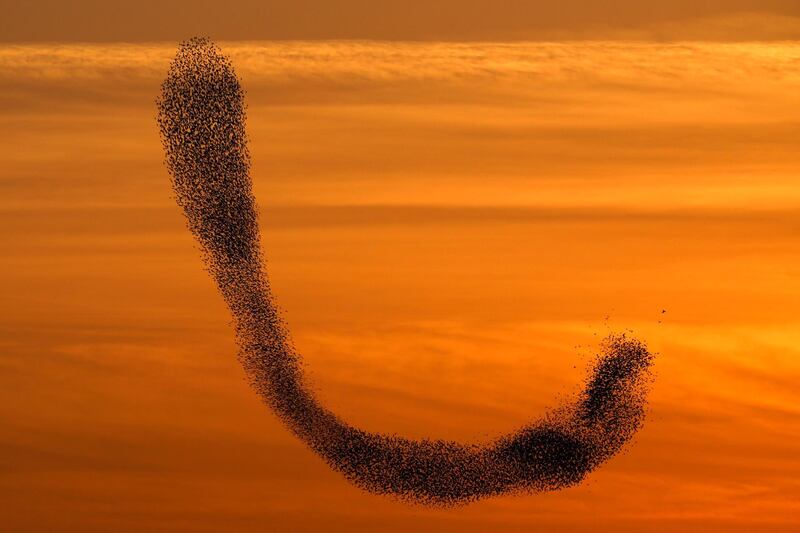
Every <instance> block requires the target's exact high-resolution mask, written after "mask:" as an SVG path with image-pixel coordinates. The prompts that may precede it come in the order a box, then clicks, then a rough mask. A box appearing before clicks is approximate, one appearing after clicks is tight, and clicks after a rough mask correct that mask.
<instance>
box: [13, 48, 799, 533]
mask: <svg viewBox="0 0 800 533" xmlns="http://www.w3.org/2000/svg"><path fill="white" fill-rule="evenodd" d="M223 48H224V49H226V51H228V52H229V53H230V54H231V56H232V58H233V60H234V63H235V64H236V66H237V68H238V70H239V72H240V74H241V76H242V79H243V83H244V85H245V87H246V89H247V90H248V102H249V131H250V134H251V140H252V145H251V151H252V156H253V174H254V180H255V188H256V195H257V197H258V199H259V202H260V205H261V207H262V209H263V212H262V227H263V228H264V229H265V235H264V241H265V242H264V245H265V247H266V250H267V255H268V259H269V272H270V274H271V276H272V281H273V284H274V287H275V291H276V293H277V297H278V299H279V302H280V303H281V304H282V306H283V307H284V308H285V311H286V318H287V320H288V322H289V325H290V327H291V330H292V333H293V336H294V340H295V343H296V344H297V346H298V348H299V351H300V352H301V353H302V354H304V356H305V360H306V362H307V372H308V374H309V376H310V380H311V382H312V383H313V384H314V386H315V388H316V390H318V392H319V396H320V398H321V399H322V400H323V401H324V402H325V403H326V404H327V405H329V406H331V407H333V408H334V410H336V411H337V412H339V413H341V414H342V416H344V417H346V418H347V419H348V420H349V421H351V422H353V423H355V424H358V425H361V426H363V427H364V428H366V429H369V430H373V431H384V432H396V433H402V434H404V435H407V436H411V437H431V438H438V437H442V438H454V439H461V440H484V439H489V438H491V437H492V436H495V435H497V434H500V433H502V432H505V431H508V430H510V429H513V428H515V427H517V426H518V425H520V424H522V423H525V422H527V421H528V420H530V419H532V418H535V417H536V416H538V415H540V414H541V413H543V412H544V411H545V410H546V409H547V408H548V407H551V406H553V405H554V404H556V403H557V402H558V401H559V399H560V398H563V397H565V396H566V395H569V394H571V393H573V392H575V391H576V390H577V387H578V386H579V384H580V380H581V379H582V377H583V376H584V371H585V369H586V366H587V364H588V362H589V361H590V356H591V353H592V350H593V349H594V348H595V347H596V344H597V340H598V339H599V338H600V336H602V335H604V334H605V333H606V332H607V331H608V329H614V330H626V329H631V330H633V331H634V333H635V335H636V336H637V337H640V338H643V339H645V340H647V341H648V343H649V344H650V346H651V348H653V349H654V350H655V351H657V352H659V353H660V356H659V360H658V363H657V373H658V376H657V380H656V382H655V383H654V388H653V392H652V402H651V407H652V412H651V415H650V417H649V419H648V423H647V426H646V427H645V428H644V429H643V430H642V431H641V433H640V435H639V437H638V439H637V441H636V442H635V444H634V445H633V446H632V447H631V448H630V450H629V451H628V453H626V454H625V455H623V456H621V457H619V458H616V459H614V460H613V461H611V462H610V463H609V464H607V465H606V466H605V468H603V469H601V470H600V471H598V472H597V473H595V474H593V475H591V477H590V478H589V479H588V480H587V482H586V483H585V484H583V485H582V486H580V487H577V488H574V489H571V490H566V491H563V492H559V493H554V494H547V495H534V496H522V497H508V498H502V499H496V500H491V501H486V502H482V503H479V504H477V505H473V506H470V507H466V508H459V509H455V510H444V511H443V510H430V509H425V508H419V507H409V506H406V505H404V504H400V503H397V502H394V501H391V500H387V499H384V498H380V497H375V496H371V495H367V494H364V493H362V492H360V491H359V490H358V489H356V488H354V487H352V486H350V485H348V484H347V483H346V482H344V481H343V480H342V479H341V478H340V477H339V476H338V475H337V474H335V473H333V472H331V471H330V470H329V469H328V468H327V467H326V466H325V465H324V464H323V463H322V462H321V461H320V460H319V459H318V458H317V457H316V456H314V455H313V454H312V453H310V452H309V451H308V450H306V449H304V448H303V446H302V445H301V444H300V443H299V442H298V441H296V440H295V439H294V438H292V437H291V436H290V435H289V434H288V433H287V431H286V430H285V429H284V428H283V427H282V426H281V425H280V424H279V423H278V421H277V420H276V418H275V417H274V416H273V415H272V414H271V413H270V412H269V411H268V410H267V409H266V408H265V407H264V406H262V405H261V404H260V403H259V400H258V398H257V397H256V395H255V394H254V393H253V392H252V391H250V390H249V389H248V387H247V384H246V383H245V382H244V380H243V374H242V371H241V370H240V368H239V367H238V363H237V361H236V358H235V352H236V348H235V344H234V339H233V336H232V332H231V330H230V328H229V326H228V324H229V317H228V315H227V313H226V310H225V309H224V307H223V304H222V301H221V299H220V298H219V297H218V295H217V294H216V292H215V290H214V287H213V286H212V282H211V281H210V280H209V279H208V277H207V275H206V274H205V272H204V271H203V269H202V267H201V262H200V258H199V256H198V253H197V251H196V250H195V248H194V247H193V242H192V239H191V236H190V235H189V233H188V231H186V230H185V228H184V225H183V220H182V218H181V215H180V213H179V211H178V209H177V208H176V207H175V206H174V205H173V202H172V200H171V198H170V196H171V193H170V189H169V183H168V177H167V174H166V171H165V170H164V168H163V166H162V164H161V161H162V153H161V147H160V145H159V140H158V135H157V130H156V127H155V121H154V113H155V111H154V99H155V97H156V95H157V94H158V84H159V82H160V80H161V78H162V77H163V75H164V73H165V71H166V66H167V62H168V61H169V58H170V57H171V55H172V53H173V51H174V46H173V45H158V46H156V45H91V46H88V45H87V46H82V45H69V46H57V45H29V46H6V47H4V48H0V95H2V96H0V125H2V128H0V159H1V160H2V161H3V165H2V168H0V187H2V196H0V242H2V247H3V254H2V271H3V280H2V283H3V286H2V288H1V290H2V295H3V305H2V308H0V313H2V326H1V327H2V333H1V334H0V345H2V355H0V365H1V366H0V369H1V370H0V372H1V373H0V420H2V421H3V423H2V424H0V446H1V448H0V521H1V522H2V523H3V524H4V526H3V527H4V528H8V531H41V530H59V531H66V530H74V531H95V530H96V531H174V530H182V531H221V530H229V531H248V530H253V531H284V530H285V531H302V530H314V529H318V530H326V531H377V530H380V531H486V530H492V531H503V532H504V531H534V530H535V531H547V530H552V531H582V530H613V531H680V532H685V531H796V530H797V529H798V527H800V503H798V502H800V481H798V480H800V392H798V390H800V389H799V388H798V387H797V382H798V380H800V333H799V332H800V329H798V326H800V268H799V267H798V266H797V265H798V264H800V262H799V261H798V260H800V247H798V242H797V240H798V228H800V181H798V171H800V157H798V144H797V143H798V139H800V126H798V124H800V105H799V104H800V70H799V68H800V44H792V43H779V44H691V43H689V44H673V45H655V44H652V45H651V44H641V43H638V44H637V43H625V42H616V43H600V42H587V43H580V44H559V43H551V44H524V43H522V44H513V45H510V44H508V45H505V44H495V45H484V44H463V45H459V44H389V43H387V44H374V43H350V44H345V43H288V44H275V43H235V44H231V43H229V44H224V43H223ZM662 310H666V313H662Z"/></svg>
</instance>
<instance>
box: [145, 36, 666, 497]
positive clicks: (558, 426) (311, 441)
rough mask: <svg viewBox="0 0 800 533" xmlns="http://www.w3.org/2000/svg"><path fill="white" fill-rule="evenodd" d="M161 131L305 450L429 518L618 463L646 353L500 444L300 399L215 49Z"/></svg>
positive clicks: (269, 390)
mask: <svg viewBox="0 0 800 533" xmlns="http://www.w3.org/2000/svg"><path fill="white" fill-rule="evenodd" d="M158 124H159V128H160V132H161V137H162V142H163V145H164V149H165V153H166V164H167V167H168V169H169V171H170V173H171V175H172V185H173V188H174V192H175V196H176V200H177V203H178V205H179V206H180V207H181V208H182V209H183V212H184V214H185V215H186V219H187V221H188V227H189V230H190V231H191V232H192V234H193V235H194V237H195V238H196V239H197V241H198V242H199V244H200V247H201V249H202V253H203V256H204V260H205V263H206V265H207V267H208V270H209V272H210V274H211V275H212V276H213V278H214V280H215V282H216V284H217V286H218V287H219V290H220V292H221V294H222V296H223V298H224V299H225V302H226V303H227V305H228V307H229V309H230V312H231V314H232V315H233V317H234V324H235V329H236V335H237V338H238V342H239V346H240V360H241V362H242V364H243V366H244V368H245V371H246V373H247V376H248V378H249V380H250V382H251V384H252V386H253V387H254V389H255V390H256V391H257V392H258V393H259V394H260V395H261V396H262V397H263V399H264V400H265V401H266V403H267V404H268V405H269V406H270V407H271V408H272V409H273V411H274V412H275V413H276V414H277V415H278V416H279V417H280V418H281V419H282V420H283V421H284V422H285V424H286V426H288V428H289V429H290V430H291V431H292V432H293V433H294V434H295V435H296V436H297V437H298V438H299V439H301V440H302V441H303V442H305V443H306V444H307V445H308V446H309V447H310V448H311V449H312V450H314V451H315V452H316V453H317V454H319V456H321V457H322V458H323V459H324V460H325V461H326V462H327V463H328V464H329V465H330V466H331V467H332V468H334V469H335V470H337V471H339V472H341V473H342V474H343V475H344V476H345V477H346V478H347V479H349V480H351V481H352V482H353V483H355V484H356V485H358V486H360V487H362V488H364V489H366V490H369V491H372V492H375V493H380V494H390V495H395V496H397V497H400V498H403V499H406V500H410V501H415V502H420V503H425V504H432V505H453V504H458V503H464V502H469V501H473V500H476V499H480V498H483V497H488V496H494V495H499V494H503V493H509V492H520V491H525V492H537V491H546V490H556V489H561V488H564V487H568V486H571V485H575V484H577V483H579V482H580V481H581V480H583V479H584V478H585V476H586V475H587V474H588V473H589V472H591V471H592V470H593V469H595V468H596V467H597V466H598V465H600V464H601V463H603V462H604V461H605V460H607V459H608V458H609V457H611V456H612V455H614V454H615V453H617V452H618V451H619V450H621V449H622V448H623V447H624V446H625V444H626V443H628V442H629V441H630V439H631V437H632V436H633V434H634V433H635V432H636V430H637V429H638V428H639V427H640V425H641V424H642V421H643V418H644V413H645V399H646V392H647V391H646V389H647V382H648V375H649V369H650V367H651V364H652V359H653V357H652V355H651V353H650V352H649V351H648V349H647V348H646V346H645V345H644V344H643V343H641V342H639V341H637V340H635V339H633V338H631V337H628V336H625V335H612V336H609V337H608V338H607V339H606V340H605V341H604V343H603V344H602V349H601V351H600V353H599V354H598V357H597V360H596V363H595V366H594V368H593V370H592V372H591V373H590V375H589V377H588V378H587V383H586V386H585V388H584V390H583V392H582V393H580V395H579V396H578V397H577V398H576V399H575V400H574V401H573V402H572V403H570V404H568V405H563V406H562V407H559V408H557V409H555V410H554V411H552V412H550V413H549V414H548V415H546V416H544V417H543V418H542V419H541V420H539V421H537V422H535V423H532V424H530V425H528V426H526V427H523V428H521V429H519V430H517V431H515V432H514V433H512V434H509V435H507V436H503V437H501V438H498V439H496V440H494V441H491V442H488V443H485V444H462V443H457V442H451V441H445V440H410V439H406V438H403V437H400V436H395V435H380V434H373V433H369V432H365V431H362V430H360V429H357V428H355V427H352V426H350V425H348V424H347V423H346V422H345V421H344V420H342V419H340V418H339V417H338V416H336V415H335V414H334V413H332V412H331V411H329V410H327V409H326V408H325V407H323V406H322V405H320V403H319V402H318V401H317V400H316V399H315V397H314V394H313V392H312V391H311V390H310V389H309V388H308V387H306V386H305V385H304V379H303V374H302V371H301V361H300V358H299V356H298V354H297V353H296V351H295V349H294V347H293V345H292V343H291V341H290V339H289V336H288V334H287V328H286V326H285V324H284V323H283V322H282V320H281V318H280V315H279V311H278V308H277V306H276V305H275V303H274V300H273V297H272V295H271V292H270V285H269V281H268V278H267V275H266V272H265V270H264V268H263V263H264V261H263V254H262V251H261V247H260V242H259V241H260V239H259V226H258V215H257V209H256V202H255V198H254V196H253V193H252V183H251V178H250V174H249V170H250V157H249V153H248V148H247V134H246V131H245V103H244V92H243V90H242V87H241V85H240V83H239V80H238V78H237V76H236V73H235V71H234V68H233V65H232V64H231V62H230V60H229V59H228V58H227V57H226V56H225V55H224V54H223V53H222V52H221V51H220V49H219V48H218V47H217V46H216V45H215V44H214V43H213V42H212V41H210V40H208V39H205V38H193V39H190V40H188V41H186V42H184V43H182V44H181V45H180V48H179V50H178V52H177V55H176V56H175V58H174V60H173V62H172V64H171V66H170V69H169V73H168V75H167V77H166V79H165V81H164V82H163V85H162V92H161V96H160V98H159V100H158Z"/></svg>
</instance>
